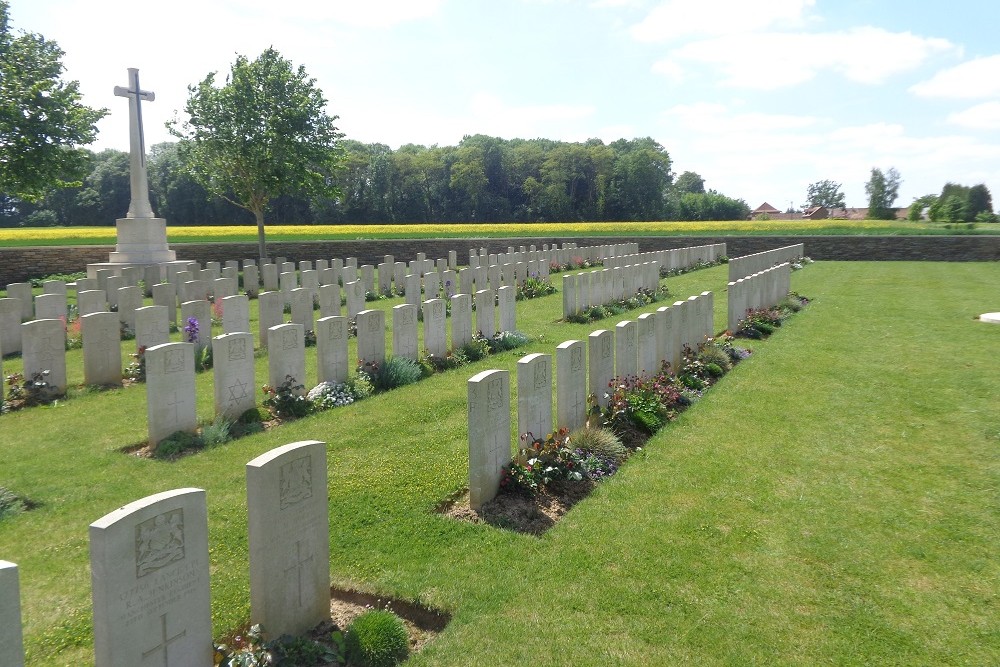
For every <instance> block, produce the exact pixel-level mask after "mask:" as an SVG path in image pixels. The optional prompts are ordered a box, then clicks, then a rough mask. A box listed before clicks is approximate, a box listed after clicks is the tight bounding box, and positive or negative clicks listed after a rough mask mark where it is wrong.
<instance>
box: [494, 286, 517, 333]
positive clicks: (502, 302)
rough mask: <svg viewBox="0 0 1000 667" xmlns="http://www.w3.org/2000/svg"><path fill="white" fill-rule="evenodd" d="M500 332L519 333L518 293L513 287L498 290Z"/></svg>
mask: <svg viewBox="0 0 1000 667" xmlns="http://www.w3.org/2000/svg"><path fill="white" fill-rule="evenodd" d="M497 298H498V307H497V310H498V312H499V314H500V315H499V317H500V331H517V310H516V308H515V304H516V301H515V299H516V293H515V291H514V288H513V287H501V288H500V289H498V290H497Z"/></svg>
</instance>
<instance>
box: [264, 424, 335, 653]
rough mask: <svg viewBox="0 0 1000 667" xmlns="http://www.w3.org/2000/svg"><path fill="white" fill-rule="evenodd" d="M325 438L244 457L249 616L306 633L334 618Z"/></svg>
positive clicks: (275, 630) (279, 629)
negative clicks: (248, 457)
mask: <svg viewBox="0 0 1000 667" xmlns="http://www.w3.org/2000/svg"><path fill="white" fill-rule="evenodd" d="M326 470H327V467H326V443H324V442H319V441H315V440H308V441H304V442H294V443H291V444H289V445H285V446H283V447H278V448H276V449H272V450H271V451H269V452H267V453H265V454H262V455H261V456H258V457H257V458H255V459H254V460H252V461H250V462H249V463H247V467H246V476H247V519H248V524H249V525H248V541H249V544H250V622H251V623H253V624H260V625H261V626H262V627H263V628H264V631H265V632H266V633H267V636H268V637H270V638H276V637H279V636H281V635H286V634H287V635H292V636H299V635H304V634H306V633H307V632H308V631H309V630H311V629H312V628H314V627H315V626H316V625H318V624H319V623H320V622H322V621H324V620H326V619H328V618H329V617H330V521H329V511H330V510H329V504H328V500H327V472H326Z"/></svg>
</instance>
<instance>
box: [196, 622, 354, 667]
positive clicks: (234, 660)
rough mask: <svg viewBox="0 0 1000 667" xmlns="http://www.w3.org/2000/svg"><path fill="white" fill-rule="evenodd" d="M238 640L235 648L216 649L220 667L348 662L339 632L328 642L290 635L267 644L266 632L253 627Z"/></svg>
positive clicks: (294, 666)
mask: <svg viewBox="0 0 1000 667" xmlns="http://www.w3.org/2000/svg"><path fill="white" fill-rule="evenodd" d="M237 639H238V640H239V641H238V642H237V645H236V646H234V647H228V646H216V647H215V663H216V664H217V665H219V667H321V666H325V665H342V664H344V662H345V655H344V649H343V639H342V637H341V636H340V633H339V632H337V633H333V636H331V638H330V641H329V642H320V641H316V640H314V639H310V638H309V637H291V636H289V635H282V636H280V637H278V638H277V639H271V640H265V639H264V628H263V626H261V625H259V624H258V625H253V626H251V627H250V630H249V631H248V632H247V634H246V637H243V636H240V637H238V638H237Z"/></svg>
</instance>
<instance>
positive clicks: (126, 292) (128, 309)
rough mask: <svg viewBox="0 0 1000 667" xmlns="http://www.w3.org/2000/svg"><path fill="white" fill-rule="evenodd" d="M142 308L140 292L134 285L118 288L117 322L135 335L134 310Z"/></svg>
mask: <svg viewBox="0 0 1000 667" xmlns="http://www.w3.org/2000/svg"><path fill="white" fill-rule="evenodd" d="M136 308H142V290H140V289H139V288H138V287H135V286H134V285H130V286H128V287H119V288H118V321H119V322H121V323H122V324H124V325H125V326H127V327H128V328H129V329H131V330H132V332H133V333H135V309H136Z"/></svg>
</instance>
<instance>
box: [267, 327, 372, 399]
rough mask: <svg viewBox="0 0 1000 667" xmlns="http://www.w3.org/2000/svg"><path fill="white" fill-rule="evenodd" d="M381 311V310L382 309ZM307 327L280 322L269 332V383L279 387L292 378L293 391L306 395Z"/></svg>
mask: <svg viewBox="0 0 1000 667" xmlns="http://www.w3.org/2000/svg"><path fill="white" fill-rule="evenodd" d="M380 312H381V311H380ZM304 336H305V329H304V328H303V327H302V325H301V324H279V325H278V326H276V327H271V328H270V329H269V330H268V332H267V341H268V344H267V377H268V384H269V385H271V386H272V387H274V388H275V389H277V388H278V387H279V386H281V385H282V384H283V383H285V382H287V381H289V378H291V381H292V386H293V387H302V388H301V389H293V393H296V394H299V395H305V393H306V389H305V385H306V351H305V339H304Z"/></svg>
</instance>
